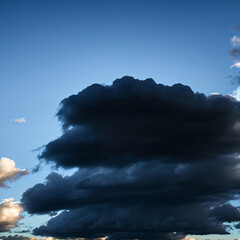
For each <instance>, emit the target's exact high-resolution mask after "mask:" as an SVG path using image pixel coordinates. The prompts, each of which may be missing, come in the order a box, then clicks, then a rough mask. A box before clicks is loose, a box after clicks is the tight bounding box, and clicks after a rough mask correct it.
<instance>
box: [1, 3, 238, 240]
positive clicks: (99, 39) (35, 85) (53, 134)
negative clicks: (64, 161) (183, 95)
mask: <svg viewBox="0 0 240 240" xmlns="http://www.w3.org/2000/svg"><path fill="white" fill-rule="evenodd" d="M239 9H240V2H239V1H237V0H236V1H231V0H230V1H215V0H212V1H185V0H183V1H177V0H175V1H171V0H170V1H163V0H162V1H141V0H140V1H134V0H129V1H106V0H102V1H92V0H89V1H80V0H79V1H77V0H70V1H67V0H65V1H63V0H50V1H46V0H45V1H39V0H35V1H30V0H29V1H26V0H21V1H18V0H10V1H9V0H1V1H0V89H1V94H0V102H1V112H0V122H1V124H0V132H1V138H0V146H1V156H0V158H1V157H6V158H9V159H12V160H14V162H15V163H16V165H17V167H18V168H21V169H29V170H30V171H31V169H32V168H33V167H34V166H35V165H36V164H37V163H38V160H37V154H38V152H37V151H33V150H34V149H37V148H38V147H41V146H43V145H44V144H46V143H48V142H49V141H51V140H52V139H55V138H57V137H59V136H60V135H61V125H60V123H59V122H58V121H57V118H56V117H55V114H56V112H57V108H58V105H59V103H60V101H61V100H62V99H64V98H66V97H68V96H69V95H72V94H74V93H78V92H79V91H80V90H82V89H84V88H85V87H87V86H89V85H91V84H93V83H100V84H107V85H108V84H111V83H112V81H113V80H115V79H116V78H121V77H123V76H125V75H129V76H133V77H135V78H138V79H146V78H153V79H154V80H155V81H156V82H157V83H162V84H164V85H173V84H175V83H182V84H186V85H189V86H190V87H191V88H192V89H193V90H194V91H197V92H203V93H205V94H206V95H208V94H210V93H213V92H217V93H221V94H224V95H225V94H231V93H232V92H233V91H234V90H235V89H236V88H237V85H236V84H232V83H231V80H230V79H229V77H228V76H229V75H230V74H232V71H233V70H231V69H230V66H231V65H232V64H233V60H232V59H231V58H230V56H229V50H230V48H231V43H230V40H231V38H232V37H233V36H234V35H237V33H236V32H234V31H232V30H231V27H233V26H236V25H237V24H240V15H239ZM21 117H22V118H25V119H26V122H25V123H18V122H14V121H13V120H14V119H18V118H21ZM42 167H43V169H42V170H41V171H40V172H38V173H35V174H32V173H30V174H29V175H27V176H23V177H22V178H20V179H18V180H17V181H15V182H12V183H9V184H8V185H9V188H0V196H1V199H5V198H14V199H15V200H16V201H19V200H20V199H21V196H22V193H23V192H24V191H25V190H26V189H28V188H30V187H32V186H33V185H35V184H36V183H40V182H44V179H45V177H46V176H47V175H48V174H49V173H50V172H51V171H52V166H51V165H47V164H43V165H42ZM58 171H59V172H60V173H62V174H71V173H72V172H74V170H63V169H59V170H58ZM29 219H30V220H29ZM31 219H33V220H31ZM48 219H49V216H34V217H25V219H23V220H22V221H21V222H23V223H25V224H26V225H28V224H30V223H29V222H31V223H33V224H32V225H35V226H37V225H38V226H39V225H40V223H42V222H45V221H46V220H48ZM20 229H25V226H24V225H23V227H20ZM13 230H14V229H13ZM238 234H239V233H237V232H235V233H233V235H231V236H227V237H225V236H224V237H222V236H216V237H214V236H207V238H209V239H234V238H237V237H238V236H239V235H240V234H239V235H238ZM3 235H6V233H3ZM205 238H206V237H202V238H201V239H205ZM199 239H200V237H199Z"/></svg>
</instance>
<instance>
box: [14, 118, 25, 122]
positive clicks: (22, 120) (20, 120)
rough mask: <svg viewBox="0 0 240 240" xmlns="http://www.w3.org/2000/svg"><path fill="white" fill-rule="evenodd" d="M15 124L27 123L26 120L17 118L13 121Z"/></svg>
mask: <svg viewBox="0 0 240 240" xmlns="http://www.w3.org/2000/svg"><path fill="white" fill-rule="evenodd" d="M13 121H14V122H17V123H25V122H26V119H25V118H23V117H21V118H16V119H14V120H13Z"/></svg>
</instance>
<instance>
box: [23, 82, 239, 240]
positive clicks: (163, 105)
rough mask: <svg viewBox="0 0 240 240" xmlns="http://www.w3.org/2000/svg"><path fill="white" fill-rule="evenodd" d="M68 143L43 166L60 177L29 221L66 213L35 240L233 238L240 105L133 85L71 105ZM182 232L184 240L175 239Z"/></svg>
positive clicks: (77, 98) (33, 204)
mask: <svg viewBox="0 0 240 240" xmlns="http://www.w3.org/2000/svg"><path fill="white" fill-rule="evenodd" d="M57 115H58V117H59V120H60V121H61V123H62V125H63V130H64V131H63V134H62V136H61V137H60V138H58V139H56V140H54V141H52V142H50V143H49V144H47V145H46V147H45V149H44V151H43V152H42V154H41V155H40V159H41V160H45V161H47V162H52V163H54V164H55V165H56V166H61V167H65V168H70V167H79V169H78V171H77V172H76V173H74V174H73V175H72V176H65V177H63V176H61V175H59V174H57V173H51V174H50V175H49V176H48V177H47V179H46V182H45V183H43V184H37V185H35V186H33V187H32V188H30V189H28V190H27V191H26V192H25V193H24V194H23V196H22V200H21V203H22V206H23V207H24V209H25V210H27V211H28V212H29V213H33V214H43V213H52V212H57V211H59V210H64V211H63V212H61V213H60V214H59V215H57V216H55V217H53V218H51V220H50V221H49V222H48V223H47V224H46V225H44V226H40V227H39V228H36V229H34V231H33V233H34V234H36V235H42V236H53V237H57V238H67V237H83V238H98V237H105V236H108V239H109V240H114V239H122V240H123V239H124V240H126V239H140V240H145V239H158V240H159V239H161V240H163V239H164V240H165V239H166V240H170V239H174V240H175V239H183V238H184V236H185V235H186V234H227V230H228V229H227V225H226V224H225V223H224V222H233V221H238V220H236V219H238V215H236V213H237V212H236V211H238V209H237V208H234V207H233V206H232V205H229V204H227V203H228V202H229V201H230V200H233V199H238V198H239V194H240V191H239V189H240V174H239V164H240V162H239V152H240V150H239V146H240V103H239V102H237V101H236V100H235V99H234V98H233V97H231V96H222V95H219V94H217V95H216V94H215V95H211V96H209V97H206V96H205V95H203V94H200V93H194V92H193V91H192V90H191V89H190V88H189V87H187V86H183V85H181V84H176V85H174V86H172V87H168V86H164V85H161V84H156V83H155V82H154V81H153V80H152V79H147V80H145V81H140V80H136V79H134V78H131V77H124V78H122V79H117V80H116V81H114V82H113V84H112V85H111V86H102V85H99V84H94V85H92V86H90V87H88V88H86V89H84V90H83V91H82V92H80V93H79V94H77V95H72V96H70V97H69V98H66V99H64V100H63V101H62V102H61V104H60V108H59V111H58V113H57ZM174 232H176V233H177V234H174Z"/></svg>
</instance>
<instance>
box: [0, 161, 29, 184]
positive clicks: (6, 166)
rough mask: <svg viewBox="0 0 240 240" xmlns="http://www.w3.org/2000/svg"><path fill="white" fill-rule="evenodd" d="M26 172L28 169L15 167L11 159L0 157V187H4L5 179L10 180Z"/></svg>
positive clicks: (27, 172)
mask: <svg viewBox="0 0 240 240" xmlns="http://www.w3.org/2000/svg"><path fill="white" fill-rule="evenodd" d="M27 174H29V171H28V170H25V169H19V168H16V166H15V162H14V161H13V160H11V159H8V158H4V157H3V158H1V159H0V187H6V183H5V182H6V181H10V182H11V181H13V180H16V179H18V178H19V177H21V176H23V175H27Z"/></svg>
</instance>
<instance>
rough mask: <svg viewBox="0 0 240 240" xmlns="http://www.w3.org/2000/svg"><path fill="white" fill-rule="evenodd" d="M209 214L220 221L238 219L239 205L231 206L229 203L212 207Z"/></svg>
mask: <svg viewBox="0 0 240 240" xmlns="http://www.w3.org/2000/svg"><path fill="white" fill-rule="evenodd" d="M210 215H211V216H214V217H216V218H217V219H218V220H219V221H222V222H238V221H240V211H239V207H233V206H232V205H231V204H229V203H228V204H225V205H223V206H220V207H216V208H214V209H213V210H212V211H211V213H210Z"/></svg>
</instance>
